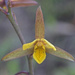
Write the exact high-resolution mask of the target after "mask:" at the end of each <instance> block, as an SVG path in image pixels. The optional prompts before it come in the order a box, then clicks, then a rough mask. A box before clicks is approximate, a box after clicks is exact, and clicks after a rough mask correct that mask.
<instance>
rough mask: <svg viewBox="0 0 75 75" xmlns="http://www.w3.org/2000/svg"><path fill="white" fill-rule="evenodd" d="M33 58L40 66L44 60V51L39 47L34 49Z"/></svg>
mask: <svg viewBox="0 0 75 75" xmlns="http://www.w3.org/2000/svg"><path fill="white" fill-rule="evenodd" d="M33 58H34V59H35V61H36V62H37V63H38V64H41V63H42V62H43V61H44V60H45V58H46V53H45V49H43V48H41V47H39V48H36V49H34V53H33Z"/></svg>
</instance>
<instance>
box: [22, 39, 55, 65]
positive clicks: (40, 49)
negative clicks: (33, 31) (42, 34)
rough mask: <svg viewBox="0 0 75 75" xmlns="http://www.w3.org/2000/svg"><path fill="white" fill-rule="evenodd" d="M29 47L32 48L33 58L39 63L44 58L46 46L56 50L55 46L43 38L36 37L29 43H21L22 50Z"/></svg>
mask: <svg viewBox="0 0 75 75" xmlns="http://www.w3.org/2000/svg"><path fill="white" fill-rule="evenodd" d="M31 48H33V58H34V59H35V60H36V62H37V63H39V64H41V63H42V62H43V61H44V60H45V58H46V48H48V49H52V50H54V51H56V48H55V47H54V46H53V45H52V44H51V43H49V42H48V41H47V40H46V39H44V38H41V39H36V40H34V41H33V42H31V43H28V44H24V45H23V50H27V49H31Z"/></svg>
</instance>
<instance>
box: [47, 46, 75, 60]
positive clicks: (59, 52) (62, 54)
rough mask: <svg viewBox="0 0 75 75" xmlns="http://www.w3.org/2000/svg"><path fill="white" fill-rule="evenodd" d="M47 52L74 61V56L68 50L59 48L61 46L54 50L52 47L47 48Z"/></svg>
mask: <svg viewBox="0 0 75 75" xmlns="http://www.w3.org/2000/svg"><path fill="white" fill-rule="evenodd" d="M46 52H47V53H49V54H52V55H55V56H57V57H60V58H64V59H67V60H70V61H74V57H73V56H72V55H71V54H69V53H68V52H66V51H64V50H63V49H61V48H59V47H56V51H54V50H52V49H51V50H50V49H48V48H47V49H46Z"/></svg>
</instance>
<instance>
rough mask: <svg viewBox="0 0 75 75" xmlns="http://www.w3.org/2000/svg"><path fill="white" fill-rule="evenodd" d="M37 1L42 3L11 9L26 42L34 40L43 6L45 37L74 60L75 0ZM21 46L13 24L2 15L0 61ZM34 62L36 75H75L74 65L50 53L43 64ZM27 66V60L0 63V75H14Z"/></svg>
mask: <svg viewBox="0 0 75 75" xmlns="http://www.w3.org/2000/svg"><path fill="white" fill-rule="evenodd" d="M36 1H37V2H38V3H39V4H38V5H37V6H31V7H19V8H13V9H12V10H13V11H14V13H15V14H16V17H17V21H18V24H19V27H20V29H21V31H22V34H23V36H24V38H25V40H26V42H27V43H29V42H31V41H33V40H34V39H35V15H36V9H37V7H38V6H39V5H41V8H42V11H43V15H44V22H45V38H46V39H47V40H48V41H50V42H51V43H52V44H54V45H55V46H58V47H60V48H62V49H64V50H65V51H67V52H69V53H70V54H72V55H73V56H74V57H75V0H36ZM21 46H22V44H21V42H20V40H19V38H18V36H17V34H16V32H15V31H14V29H13V27H12V25H11V23H10V22H9V20H8V19H7V17H6V16H5V15H4V14H3V13H2V12H0V60H1V58H2V57H3V56H4V55H6V54H8V53H9V52H11V51H13V50H15V49H17V48H19V47H21ZM33 63H34V72H35V75H75V62H70V61H68V60H65V59H61V58H58V57H55V56H52V55H50V54H47V57H46V60H45V61H44V62H43V63H42V64H41V65H39V64H37V63H36V62H35V61H34V60H33ZM27 67H28V64H27V59H26V57H22V58H18V59H14V60H10V61H7V62H3V61H0V75H15V74H16V73H17V72H20V71H28V68H27ZM22 75H23V74H22Z"/></svg>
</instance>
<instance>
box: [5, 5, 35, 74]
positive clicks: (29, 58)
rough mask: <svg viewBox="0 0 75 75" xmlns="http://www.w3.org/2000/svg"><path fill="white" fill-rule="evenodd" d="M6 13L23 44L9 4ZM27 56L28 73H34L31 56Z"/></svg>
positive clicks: (23, 41) (23, 42)
mask: <svg viewBox="0 0 75 75" xmlns="http://www.w3.org/2000/svg"><path fill="white" fill-rule="evenodd" d="M8 13H9V14H8V15H6V16H7V17H8V19H9V21H10V22H11V24H12V26H13V28H14V29H15V31H16V33H17V35H18V37H19V39H20V41H21V43H22V45H23V44H25V43H26V42H25V40H24V38H23V36H22V33H21V30H20V28H19V26H18V24H17V23H16V21H15V19H14V18H13V15H12V12H11V8H10V6H9V7H8ZM27 58H28V64H29V74H30V75H34V73H33V66H32V58H31V56H27Z"/></svg>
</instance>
